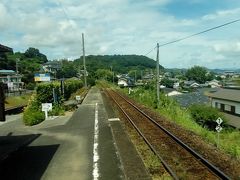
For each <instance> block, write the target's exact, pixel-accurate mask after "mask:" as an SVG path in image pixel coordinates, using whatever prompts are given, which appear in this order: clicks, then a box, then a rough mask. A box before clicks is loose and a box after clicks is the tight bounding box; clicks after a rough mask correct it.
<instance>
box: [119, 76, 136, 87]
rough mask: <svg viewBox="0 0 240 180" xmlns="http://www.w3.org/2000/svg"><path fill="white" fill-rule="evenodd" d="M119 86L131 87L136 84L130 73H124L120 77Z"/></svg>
mask: <svg viewBox="0 0 240 180" xmlns="http://www.w3.org/2000/svg"><path fill="white" fill-rule="evenodd" d="M118 86H120V87H131V86H134V80H133V79H132V78H130V77H129V76H128V75H122V76H120V77H119V78H118Z"/></svg>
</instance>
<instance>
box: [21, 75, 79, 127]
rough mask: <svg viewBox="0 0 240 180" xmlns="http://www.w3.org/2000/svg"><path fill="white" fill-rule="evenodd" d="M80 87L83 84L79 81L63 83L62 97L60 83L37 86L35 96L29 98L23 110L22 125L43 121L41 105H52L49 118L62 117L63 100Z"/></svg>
mask: <svg viewBox="0 0 240 180" xmlns="http://www.w3.org/2000/svg"><path fill="white" fill-rule="evenodd" d="M81 87H83V83H82V82H81V81H79V80H67V81H65V82H64V97H63V95H62V93H61V84H60V82H53V83H41V84H38V85H37V88H36V94H34V95H33V96H32V97H31V99H30V100H29V103H28V106H27V107H26V108H25V110H24V113H23V121H24V124H26V125H30V126H32V125H35V124H38V123H40V122H42V121H43V120H44V119H45V116H44V112H42V111H41V108H42V107H41V105H42V103H53V109H52V111H50V112H49V115H50V116H57V115H63V114H64V107H63V105H62V103H63V100H64V99H68V98H69V97H70V96H71V94H72V93H73V92H75V91H77V90H78V89H80V88H81ZM53 89H54V92H55V97H53ZM54 99H55V102H54Z"/></svg>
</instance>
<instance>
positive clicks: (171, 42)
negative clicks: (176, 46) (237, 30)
mask: <svg viewBox="0 0 240 180" xmlns="http://www.w3.org/2000/svg"><path fill="white" fill-rule="evenodd" d="M239 21H240V19H236V20H234V21H230V22H227V23H224V24H221V25H219V26H215V27H212V28H209V29H206V30H204V31H200V32H198V33H194V34H192V35H189V36H185V37H183V38H180V39H176V40H174V41H169V42H167V43H163V44H160V45H159V47H163V46H166V45H169V44H173V43H177V42H180V41H183V40H185V39H189V38H192V37H194V36H198V35H200V34H204V33H207V32H209V31H213V30H215V29H218V28H221V27H224V26H227V25H230V24H233V23H236V22H239ZM156 47H157V46H155V47H154V48H153V49H151V50H150V51H149V52H148V53H146V54H145V55H144V56H146V55H148V54H150V53H151V52H152V51H153V50H154V49H155V48H156Z"/></svg>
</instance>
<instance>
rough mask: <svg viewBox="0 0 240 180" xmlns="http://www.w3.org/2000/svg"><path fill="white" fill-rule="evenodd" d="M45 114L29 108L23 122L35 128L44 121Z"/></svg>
mask: <svg viewBox="0 0 240 180" xmlns="http://www.w3.org/2000/svg"><path fill="white" fill-rule="evenodd" d="M44 119H45V116H44V113H43V112H41V111H39V110H37V109H33V108H27V109H26V110H25V111H24V113H23V122H24V124H25V125H27V126H33V125H36V124H39V123H40V122H42V121H44Z"/></svg>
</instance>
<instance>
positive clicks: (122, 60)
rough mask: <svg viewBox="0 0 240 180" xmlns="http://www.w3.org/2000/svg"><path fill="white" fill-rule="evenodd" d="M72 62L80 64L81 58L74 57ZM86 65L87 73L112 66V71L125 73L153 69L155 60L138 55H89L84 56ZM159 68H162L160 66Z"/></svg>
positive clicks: (81, 62)
mask: <svg viewBox="0 0 240 180" xmlns="http://www.w3.org/2000/svg"><path fill="white" fill-rule="evenodd" d="M74 63H75V64H76V65H78V66H79V64H80V65H82V64H83V59H82V58H81V59H76V60H75V61H74ZM86 67H87V70H88V72H89V73H94V72H96V70H97V69H111V68H112V69H113V71H114V72H117V73H124V74H127V73H128V72H129V71H131V70H137V71H142V70H143V71H144V70H149V69H155V68H156V61H154V60H153V59H150V58H148V57H146V56H139V55H103V56H100V55H97V56H93V55H89V56H86ZM160 69H164V68H163V67H162V66H160Z"/></svg>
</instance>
